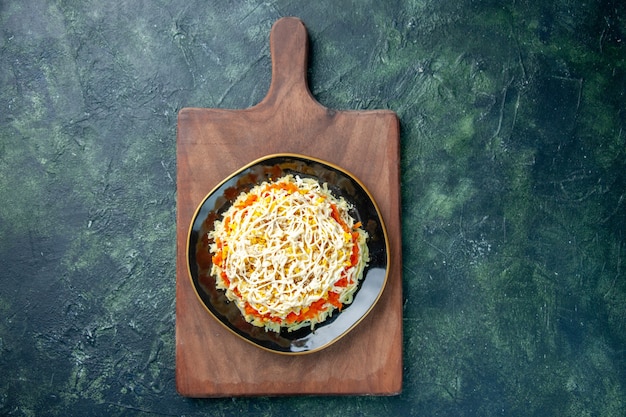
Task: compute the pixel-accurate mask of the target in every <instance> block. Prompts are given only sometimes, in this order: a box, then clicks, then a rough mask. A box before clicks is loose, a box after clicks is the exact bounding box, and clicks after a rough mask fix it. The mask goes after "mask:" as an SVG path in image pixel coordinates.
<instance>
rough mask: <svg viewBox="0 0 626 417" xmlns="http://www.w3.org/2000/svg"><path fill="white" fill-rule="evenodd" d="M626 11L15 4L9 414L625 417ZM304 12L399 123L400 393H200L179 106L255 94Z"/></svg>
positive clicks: (2, 349) (463, 5)
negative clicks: (186, 343)
mask: <svg viewBox="0 0 626 417" xmlns="http://www.w3.org/2000/svg"><path fill="white" fill-rule="evenodd" d="M625 8H626V6H625V5H624V2H621V1H593V2H567V1H563V0H554V1H548V2H545V1H507V2H496V1H471V0H461V1H451V0H444V1H435V0H432V1H429V0H414V1H409V0H407V1H385V2H379V1H359V2H346V1H325V0H324V1H319V2H308V1H267V2H256V1H232V2H231V1H227V2H208V3H207V2H203V1H193V0H191V1H185V2H183V1H179V0H174V1H121V0H118V1H106V2H102V1H91V0H88V1H71V0H58V1H51V0H50V1H46V0H25V1H20V2H17V1H12V2H11V1H3V2H0V198H1V199H2V203H1V204H0V265H1V266H2V268H1V272H0V282H1V284H2V286H1V289H0V373H1V374H2V376H3V378H2V379H1V380H0V414H1V415H14V416H31V415H53V416H85V415H106V416H115V415H124V416H128V415H136V416H148V415H186V416H200V415H253V416H270V415H315V416H321V415H337V414H341V415H346V416H381V415H415V416H418V415H419V416H435V415H441V416H495V415H507V416H511V415H519V416H529V415H535V416H544V415H567V416H583V415H590V416H596V415H597V416H622V415H626V400H624V399H625V398H626V279H625V277H624V270H625V265H624V256H625V254H626V244H625V234H626V201H625V195H626V162H625V161H626V155H625V154H626V134H625V133H624V127H625V124H626V113H625V112H624V109H625V108H626V96H625V91H626V85H625V82H626V77H625V74H626V60H625V59H624V57H625V56H626V53H625V47H624V44H625V43H626V39H624V34H625V33H626V23H625V20H624V19H625V16H626V10H625ZM289 15H293V16H298V17H300V18H301V19H302V20H303V21H304V22H305V24H306V25H307V27H308V30H309V35H310V41H311V51H310V68H309V82H310V86H311V90H312V92H313V94H314V96H315V98H316V99H317V100H319V101H320V102H321V103H322V104H324V105H325V106H327V107H329V108H335V109H377V108H388V109H392V110H394V111H395V112H397V114H398V116H399V118H400V121H401V128H402V133H401V148H402V155H401V169H402V177H401V180H402V190H401V192H402V228H403V236H402V238H403V257H404V264H403V273H404V281H403V283H404V285H403V290H404V298H405V299H404V310H403V320H404V322H403V324H404V340H403V343H404V345H403V347H404V355H405V356H404V375H403V377H404V390H403V393H402V394H401V395H400V396H396V397H331V398H328V397H325V398H317V397H286V398H237V399H219V400H191V399H186V398H182V397H180V396H178V394H177V393H176V390H175V386H174V354H175V336H174V324H175V305H174V298H175V297H174V295H175V288H174V285H175V231H176V225H175V201H176V188H175V177H176V165H175V160H176V159H175V156H176V155H175V151H176V147H175V135H176V116H177V112H178V110H179V109H181V108H182V107H194V106H195V107H212V108H215V107H219V108H245V107H249V106H251V105H253V104H256V103H258V102H259V101H261V99H262V98H263V97H264V96H265V93H266V91H267V89H268V87H269V83H270V68H271V63H270V58H269V42H268V34H269V30H270V28H271V26H272V24H273V23H274V22H275V21H276V20H277V19H278V18H279V17H282V16H289ZM355 366H358V364H355Z"/></svg>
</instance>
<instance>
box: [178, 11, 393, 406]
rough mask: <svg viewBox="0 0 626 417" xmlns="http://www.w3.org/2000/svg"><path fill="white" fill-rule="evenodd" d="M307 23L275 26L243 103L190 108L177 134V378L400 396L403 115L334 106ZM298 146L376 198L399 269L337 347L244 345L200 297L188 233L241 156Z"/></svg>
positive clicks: (212, 386) (234, 387)
mask: <svg viewBox="0 0 626 417" xmlns="http://www.w3.org/2000/svg"><path fill="white" fill-rule="evenodd" d="M307 45H308V39H307V32H306V28H305V27H304V24H303V23H302V22H301V21H300V20H299V19H296V18H283V19H280V20H279V21H277V22H276V23H275V25H274V27H273V28H272V31H271V34H270V49H271V55H272V82H271V85H270V89H269V91H268V93H267V95H266V97H265V98H264V99H263V101H261V102H260V103H259V104H257V105H256V106H254V107H251V108H248V109H244V110H224V109H200V108H185V109H182V110H181V111H180V113H179V116H178V132H177V219H176V220H177V267H176V385H177V389H178V392H179V393H180V394H181V395H184V396H190V397H221V396H251V395H295V394H320V395H321V394H365V395H394V394H398V393H399V392H400V391H401V388H402V275H401V272H402V271H401V237H400V187H399V124H398V119H397V117H396V115H395V113H393V112H391V111H385V110H380V111H335V110H331V109H328V108H326V107H324V106H322V105H321V104H319V103H318V102H317V101H316V100H315V99H314V98H313V97H312V95H311V93H310V91H309V89H308V87H307V80H306V69H307V47H308V46H307ZM284 152H289V153H299V154H303V155H306V156H312V157H316V158H319V159H323V160H326V161H328V162H331V163H334V164H337V165H339V166H341V167H343V168H344V169H346V170H348V171H349V172H351V173H352V174H354V175H355V176H356V177H358V178H359V179H360V180H361V181H362V182H363V183H364V184H365V186H366V187H367V188H368V189H369V191H370V192H371V193H372V195H373V196H374V198H375V200H376V202H377V204H378V206H379V209H380V211H381V213H382V215H383V219H384V221H385V223H386V226H387V231H388V234H389V238H390V255H391V262H390V274H389V278H388V282H387V286H386V288H385V290H384V292H383V295H382V296H381V298H380V300H379V302H378V304H377V305H376V306H375V307H374V309H373V310H372V311H371V312H370V314H369V315H368V317H366V318H365V320H363V321H362V322H361V323H360V324H359V325H358V326H357V327H356V328H355V329H353V330H352V331H351V332H350V333H349V334H348V335H346V336H345V337H343V338H342V339H341V340H339V341H338V342H337V343H335V344H333V345H332V346H330V347H328V348H326V349H323V350H321V351H319V352H315V353H312V354H309V355H298V356H287V355H281V354H277V353H272V352H268V351H265V350H262V349H259V348H257V347H255V346H253V345H251V344H249V343H246V342H245V341H243V340H242V339H240V338H239V337H237V336H236V335H234V334H232V333H230V332H229V331H228V330H226V329H225V328H224V327H223V326H222V325H221V324H219V323H218V322H217V320H215V319H214V318H213V317H211V316H210V315H209V314H208V313H207V312H206V310H205V309H204V307H203V306H202V305H201V304H200V302H199V300H198V298H197V296H196V294H195V292H194V289H193V287H192V285H191V282H190V279H189V276H188V270H187V255H186V241H187V235H188V231H189V226H190V223H191V220H192V216H193V214H194V212H195V210H196V208H197V207H198V205H199V204H200V203H201V202H202V200H203V199H204V197H205V196H206V195H207V194H208V193H209V192H210V191H211V190H212V189H213V188H214V187H215V186H216V185H217V184H218V183H219V182H220V181H221V180H222V179H224V178H225V177H227V176H228V175H230V174H231V173H232V172H234V171H236V170H237V169H238V168H240V167H241V166H243V165H245V164H247V163H249V162H251V161H253V160H255V159H257V158H260V157H263V156H265V155H268V154H273V153H284Z"/></svg>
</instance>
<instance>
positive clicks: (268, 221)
mask: <svg viewBox="0 0 626 417" xmlns="http://www.w3.org/2000/svg"><path fill="white" fill-rule="evenodd" d="M349 209H350V207H349V205H348V203H347V202H346V201H345V200H344V199H343V198H336V197H334V196H333V195H332V194H331V193H330V191H329V190H328V187H327V184H323V185H320V183H319V182H318V181H316V180H314V179H311V178H300V177H298V176H296V177H293V176H291V175H287V176H285V177H283V178H280V179H279V180H277V181H274V182H264V183H262V184H260V185H257V186H255V187H254V188H253V189H252V190H250V191H249V192H248V193H242V194H240V195H239V196H238V197H237V198H236V200H235V201H234V202H233V204H232V206H231V207H230V208H229V209H228V210H227V211H226V212H225V213H224V214H223V217H222V219H221V220H217V221H215V224H214V229H213V230H212V231H211V232H209V235H208V237H209V239H210V241H212V243H211V245H210V247H209V249H210V251H211V254H212V260H213V266H212V269H211V274H212V275H214V277H215V279H216V286H217V288H219V289H222V290H225V292H226V297H227V298H228V299H229V300H230V301H232V302H234V303H236V305H237V307H238V308H239V310H240V311H241V313H242V315H243V316H244V317H245V319H246V321H248V322H249V323H251V324H253V325H255V326H259V327H265V329H266V330H272V331H276V332H278V331H280V328H281V327H286V328H287V329H288V330H289V331H292V330H295V329H297V328H301V327H303V326H307V325H310V326H311V328H313V327H314V326H315V324H317V323H320V322H322V321H324V320H326V319H327V318H328V317H329V316H330V315H332V313H333V311H334V310H335V309H340V310H341V308H342V307H343V306H344V305H347V304H350V303H351V302H352V299H353V295H354V293H355V291H356V289H357V285H358V281H359V280H360V279H361V276H362V274H363V270H364V268H365V266H366V263H367V262H368V260H369V253H368V249H367V245H366V239H367V233H366V232H365V231H364V230H363V229H362V227H361V224H360V223H358V222H356V221H355V219H354V218H353V217H352V216H351V215H350V214H349Z"/></svg>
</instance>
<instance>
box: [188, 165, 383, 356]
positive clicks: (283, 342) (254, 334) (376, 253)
mask: <svg viewBox="0 0 626 417" xmlns="http://www.w3.org/2000/svg"><path fill="white" fill-rule="evenodd" d="M288 174H291V175H293V176H300V177H308V178H314V179H315V180H317V181H318V182H320V183H321V184H323V183H327V184H328V188H329V190H330V191H331V193H332V194H333V195H334V196H335V197H343V198H344V199H345V200H346V201H347V202H348V203H349V204H350V205H351V206H352V209H351V210H350V215H352V217H354V218H355V219H356V221H360V222H361V223H362V224H363V227H364V229H365V230H366V231H367V232H368V235H369V237H368V239H367V246H368V248H369V255H370V260H369V262H368V265H367V266H366V268H365V270H364V271H363V278H362V279H361V280H360V283H359V287H358V289H357V292H356V294H355V295H354V299H353V301H352V303H351V304H348V305H345V306H344V307H343V308H342V310H341V311H338V310H335V311H334V312H333V315H332V317H329V318H328V319H326V321H324V322H322V323H319V324H316V325H315V328H313V329H311V328H310V327H304V328H301V329H298V330H295V331H292V332H288V331H287V330H286V329H281V331H280V333H277V332H273V331H266V330H265V329H264V328H262V327H256V326H253V325H252V324H250V323H248V322H246V320H245V319H244V317H243V315H242V314H241V313H240V311H239V309H238V308H237V306H236V305H235V304H234V303H232V302H230V301H229V300H228V299H227V298H226V295H225V292H224V291H222V290H219V289H217V288H216V286H215V278H214V277H213V276H212V275H211V266H212V262H211V254H210V253H209V245H210V242H209V238H208V233H209V232H210V231H211V230H212V229H213V224H214V222H215V220H217V219H220V218H221V216H222V214H223V213H224V212H225V211H226V210H228V208H229V207H230V206H231V205H232V203H233V201H234V200H235V199H236V198H237V196H238V195H239V194H241V193H242V192H248V191H249V190H250V189H251V188H252V187H254V186H255V185H258V184H261V183H262V182H264V181H275V180H277V179H279V178H281V177H283V176H285V175H288ZM187 254H188V266H189V276H190V278H191V282H192V285H193V288H194V290H195V292H196V294H197V295H198V299H199V300H200V302H201V303H202V304H203V305H204V307H205V308H206V310H207V311H208V312H209V313H210V314H211V315H212V316H213V317H215V319H216V320H217V321H218V322H220V323H221V324H222V325H223V326H225V327H226V328H227V329H228V330H230V331H232V332H233V333H234V334H236V335H237V336H239V337H241V338H242V339H244V340H245V341H247V342H249V343H252V344H254V345H256V346H258V347H259V348H262V349H265V350H268V351H272V352H276V353H282V354H305V353H312V352H315V351H318V350H320V349H323V348H325V347H328V346H330V345H331V344H333V343H334V342H336V341H337V340H339V339H340V338H341V337H343V336H345V335H346V334H347V333H348V332H349V331H350V330H352V329H353V328H354V327H355V326H356V325H357V324H359V323H360V322H361V321H362V320H363V318H365V316H366V315H367V314H368V313H369V312H370V311H371V310H372V308H373V307H374V305H375V304H376V302H377V301H378V299H379V298H380V295H381V294H382V292H383V289H384V288H385V284H386V282H387V276H388V269H389V242H388V239H387V232H386V229H385V225H384V223H383V219H382V216H381V215H380V211H379V210H378V206H377V205H376V202H375V201H374V199H373V197H372V195H371V194H370V193H369V191H367V189H366V188H365V186H364V185H363V184H362V183H361V182H360V181H359V180H358V179H357V178H355V177H354V176H353V175H351V174H350V173H349V172H347V171H346V170H344V169H342V168H340V167H338V166H336V165H333V164H331V163H329V162H325V161H322V160H319V159H316V158H311V157H307V156H303V155H297V154H275V155H268V156H266V157H263V158H261V159H258V160H256V161H253V162H251V163H250V164H248V165H246V166H244V167H242V168H240V169H239V170H238V171H236V172H234V173H233V174H231V175H230V176H229V177H227V178H226V179H224V180H223V181H222V182H221V183H220V184H219V185H218V186H217V187H215V188H214V189H213V190H212V191H211V192H210V193H209V194H208V195H207V196H206V197H205V198H204V199H203V201H202V203H201V204H200V206H199V207H198V209H197V210H196V212H195V214H194V217H193V220H192V222H191V227H190V230H189V237H188V240H187Z"/></svg>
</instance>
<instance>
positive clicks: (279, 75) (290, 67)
mask: <svg viewBox="0 0 626 417" xmlns="http://www.w3.org/2000/svg"><path fill="white" fill-rule="evenodd" d="M308 48H309V39H308V34H307V30H306V27H305V26H304V23H303V22H302V20H300V19H299V18H297V17H283V18H281V19H279V20H277V21H276V22H275V23H274V25H273V26H272V30H271V32H270V54H271V59H272V81H271V83H270V88H269V91H268V92H267V96H266V97H265V99H264V100H263V101H264V102H267V103H271V104H274V105H278V106H285V105H287V106H289V105H291V103H293V100H295V101H297V102H298V103H300V104H313V105H315V106H316V107H323V106H321V104H320V103H318V102H317V101H316V100H315V98H314V97H313V95H312V94H311V92H310V90H309V87H308V85H307V65H308V53H309V51H308Z"/></svg>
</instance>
